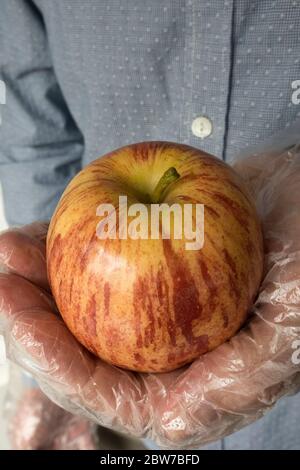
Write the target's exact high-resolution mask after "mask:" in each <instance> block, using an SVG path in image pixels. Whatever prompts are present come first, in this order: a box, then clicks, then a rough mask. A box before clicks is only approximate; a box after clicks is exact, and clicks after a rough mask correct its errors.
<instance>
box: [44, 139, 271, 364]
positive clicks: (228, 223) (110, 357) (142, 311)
mask: <svg viewBox="0 0 300 470" xmlns="http://www.w3.org/2000/svg"><path fill="white" fill-rule="evenodd" d="M170 169H172V170H174V171H175V176H174V171H173V173H172V171H171V177H170ZM120 195H123V196H127V197H128V203H131V204H132V203H138V202H142V203H145V204H146V203H147V204H148V205H149V204H150V203H163V202H164V203H166V204H168V205H171V204H174V203H178V204H180V205H182V204H185V203H191V204H204V244H203V246H202V248H201V249H199V250H187V249H186V240H185V239H174V238H172V237H171V239H163V238H162V237H159V238H158V239H151V238H150V239H138V238H137V239H132V238H129V237H127V238H124V237H123V238H120V237H118V236H116V237H115V238H109V237H107V238H105V239H101V238H99V236H97V226H98V224H99V220H100V218H99V215H97V214H98V212H97V208H98V206H99V205H100V204H111V205H113V206H114V207H116V209H118V204H119V196H120ZM128 223H129V220H128ZM116 224H118V222H116ZM47 267H48V277H49V281H50V285H51V289H52V292H53V295H54V298H55V300H56V303H57V306H58V309H59V311H60V313H61V315H62V317H63V319H64V321H65V323H66V324H67V326H68V327H69V329H70V330H71V332H72V333H73V334H74V335H75V337H76V338H77V339H78V341H80V342H81V343H82V344H83V345H84V346H85V347H86V348H87V349H89V350H90V351H91V352H92V353H94V354H95V355H97V356H99V357H100V358H102V359H103V360H105V361H107V362H109V363H111V364H114V365H116V366H119V367H123V368H126V369H131V370H135V371H141V372H164V371H170V370H172V369H175V368H177V367H180V366H182V365H184V364H186V363H188V362H191V361H193V360H194V359H195V358H197V357H198V356H199V355H201V354H203V353H206V352H208V351H210V350H212V349H214V348H216V347H217V346H218V345H220V344H221V343H223V342H224V341H226V340H227V339H229V338H230V337H231V336H232V335H234V334H235V333H236V332H237V330H238V329H239V328H240V327H241V326H242V325H243V323H244V321H245V319H246V317H247V315H248V312H249V309H250V307H251V305H252V303H253V301H254V299H255V296H256V294H257V291H258V288H259V285H260V282H261V277H262V270H263V240H262V232H261V227H260V222H259V219H258V216H257V213H256V210H255V206H254V203H253V201H252V199H251V196H250V195H249V193H248V192H247V190H246V188H245V185H244V183H243V181H242V180H241V179H240V177H239V176H238V175H237V174H236V173H235V172H234V171H233V169H232V168H231V167H230V166H229V165H227V164H225V163H224V162H222V161H220V160H219V159H217V158H215V157H213V156H210V155H208V154H206V153H204V152H202V151H200V150H198V149H195V148H192V147H189V146H186V145H179V144H175V143H169V142H144V143H140V144H134V145H130V146H127V147H123V148H121V149H119V150H116V151H114V152H112V153H110V154H108V155H105V156H104V157H102V158H99V159H98V160H95V161H93V162H92V163H91V164H90V165H88V166H87V167H86V168H84V169H83V170H82V171H81V172H80V173H79V174H78V175H77V176H75V178H74V179H73V180H72V181H71V182H70V184H69V185H68V187H67V188H66V190H65V192H64V193H63V195H62V197H61V199H60V201H59V204H58V206H57V208H56V210H55V213H54V215H53V217H52V220H51V223H50V227H49V232H48V237H47Z"/></svg>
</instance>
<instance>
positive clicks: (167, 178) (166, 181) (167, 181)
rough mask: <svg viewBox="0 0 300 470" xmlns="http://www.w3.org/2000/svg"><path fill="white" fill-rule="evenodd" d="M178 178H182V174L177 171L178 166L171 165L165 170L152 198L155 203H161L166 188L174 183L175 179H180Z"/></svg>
mask: <svg viewBox="0 0 300 470" xmlns="http://www.w3.org/2000/svg"><path fill="white" fill-rule="evenodd" d="M178 178H180V174H179V173H178V172H177V170H176V168H174V167H173V166H171V168H169V169H168V170H167V171H165V172H164V174H163V175H162V177H161V178H160V180H159V182H158V183H157V185H156V187H155V189H154V192H153V195H152V198H151V199H152V203H153V204H157V203H159V202H160V201H161V198H162V196H163V194H164V192H165V191H166V189H167V188H168V187H169V186H170V185H171V184H172V183H174V181H176V180H178Z"/></svg>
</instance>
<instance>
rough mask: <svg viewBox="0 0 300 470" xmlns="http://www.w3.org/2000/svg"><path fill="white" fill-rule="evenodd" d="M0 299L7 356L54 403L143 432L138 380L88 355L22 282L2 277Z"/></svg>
mask: <svg viewBox="0 0 300 470" xmlns="http://www.w3.org/2000/svg"><path fill="white" fill-rule="evenodd" d="M12 276H13V277H14V279H13V282H12ZM0 299H1V318H2V321H1V319H0V327H1V324H2V330H3V333H4V337H5V342H6V346H7V352H8V356H9V357H10V359H11V360H12V361H14V362H16V363H18V364H19V365H21V366H22V367H23V368H25V369H26V370H28V371H29V372H30V373H31V374H32V375H33V376H34V377H35V378H36V379H37V380H38V381H39V383H40V384H41V385H42V389H43V390H44V391H45V393H46V394H47V395H48V396H49V397H50V398H51V399H52V400H53V401H54V402H55V403H57V404H59V405H61V406H63V407H64V408H66V409H67V410H69V411H71V412H76V411H77V412H78V410H81V412H82V413H84V414H85V416H87V417H89V418H90V419H93V420H95V421H97V422H98V423H99V424H102V425H104V426H107V427H114V428H117V429H119V430H123V431H124V430H129V431H130V432H131V433H133V434H136V435H142V434H143V433H144V432H145V430H146V429H147V427H148V423H149V416H148V408H147V403H146V395H145V390H144V387H143V381H142V379H141V378H139V377H138V376H136V375H135V374H133V373H129V372H126V371H123V370H120V369H118V368H116V367H112V366H110V365H108V364H106V363H104V362H102V361H100V360H99V359H97V358H96V357H95V356H93V355H91V354H90V353H89V352H88V351H87V350H86V349H85V348H84V347H83V346H81V345H80V344H79V343H78V342H77V341H76V339H75V338H74V337H73V336H72V334H71V333H70V331H69V330H68V329H67V327H66V326H65V324H64V323H63V321H62V320H61V319H60V318H59V317H57V316H56V315H55V314H54V313H53V311H52V307H51V303H50V302H49V300H48V299H47V296H46V295H45V294H44V293H43V292H41V291H39V289H38V288H37V287H36V286H34V285H32V284H31V283H29V282H28V281H26V280H25V279H23V278H21V277H17V276H14V275H12V274H10V275H5V274H2V275H1V276H0ZM22 299H23V300H22Z"/></svg>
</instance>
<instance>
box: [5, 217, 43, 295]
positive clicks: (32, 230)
mask: <svg viewBox="0 0 300 470" xmlns="http://www.w3.org/2000/svg"><path fill="white" fill-rule="evenodd" d="M46 233H47V224H46V223H34V224H31V225H26V226H24V227H21V228H14V229H9V230H6V231H5V232H3V233H2V234H1V235H0V263H1V265H2V271H4V272H10V273H15V274H18V275H19V276H22V277H24V278H26V279H28V280H29V281H31V282H33V283H35V284H37V285H38V286H40V287H42V288H43V289H46V290H50V289H49V284H48V279H47V268H46V245H45V237H46Z"/></svg>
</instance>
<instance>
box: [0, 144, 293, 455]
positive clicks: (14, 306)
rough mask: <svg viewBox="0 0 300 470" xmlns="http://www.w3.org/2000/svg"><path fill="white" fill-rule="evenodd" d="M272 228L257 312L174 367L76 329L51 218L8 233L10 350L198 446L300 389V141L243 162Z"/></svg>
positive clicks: (147, 426)
mask: <svg viewBox="0 0 300 470" xmlns="http://www.w3.org/2000/svg"><path fill="white" fill-rule="evenodd" d="M236 170H237V171H238V172H239V173H240V174H241V175H242V176H243V177H244V179H245V181H246V183H247V184H248V186H249V189H250V191H251V192H252V193H253V196H254V198H255V200H256V203H257V208H258V211H259V214H260V216H261V219H262V222H263V229H264V236H265V275H264V280H263V283H262V285H261V289H260V293H259V296H258V298H257V301H256V303H255V305H254V306H253V315H252V317H251V318H250V320H249V322H248V324H247V325H246V326H245V327H244V328H243V329H242V330H241V331H240V332H239V333H238V334H237V335H236V336H235V337H234V338H232V339H231V340H230V341H229V342H227V343H226V344H224V345H222V346H220V347H219V348H217V349H216V350H214V351H212V352H210V353H208V354H206V355H204V356H202V357H200V358H199V359H198V360H196V361H195V362H194V363H193V364H192V365H190V366H188V367H185V368H183V369H181V370H177V371H175V372H172V373H168V374H157V375H154V374H141V375H138V374H135V373H132V372H126V371H124V370H121V369H118V368H116V367H112V366H110V365H108V364H105V363H104V362H103V361H101V360H100V359H97V358H96V357H94V356H92V355H91V354H90V353H89V352H88V351H87V350H85V349H84V348H83V347H82V346H81V345H80V344H79V343H78V342H77V341H76V339H75V338H74V337H73V336H72V335H71V333H70V332H69V331H68V329H67V328H66V326H65V325H64V323H63V322H62V320H61V319H60V317H59V314H58V312H57V310H56V307H55V303H54V301H53V299H52V297H51V294H50V291H49V286H48V283H47V276H46V261H45V236H46V231H47V225H46V224H42V223H35V224H32V225H30V226H26V227H23V228H18V229H12V230H9V231H7V232H5V233H3V234H2V235H1V237H0V258H1V261H2V265H3V267H4V270H5V271H6V273H5V274H1V278H0V299H1V315H0V331H1V330H2V332H3V334H4V336H5V341H6V345H7V352H8V356H9V358H10V359H11V360H13V361H15V362H17V363H19V364H20V365H21V366H22V367H23V368H25V369H27V370H28V371H30V372H31V373H32V374H33V375H34V376H35V377H36V379H37V380H38V381H39V383H40V385H41V387H42V389H43V390H44V392H45V393H46V394H47V395H48V396H49V397H50V398H51V399H52V400H53V401H54V402H55V403H57V404H59V405H61V406H62V407H64V408H65V409H67V410H69V411H71V412H74V413H80V414H82V415H83V416H85V417H88V418H90V419H91V420H93V421H95V422H97V423H99V424H101V425H103V426H106V427H111V428H114V429H116V430H120V431H124V432H129V433H132V434H134V435H136V436H140V437H149V438H151V439H153V440H154V441H156V442H157V444H158V445H160V446H161V447H166V448H185V447H186V448H187V447H190V448H197V447H200V446H202V445H204V444H207V443H209V442H211V441H215V440H217V439H219V438H222V437H224V436H226V435H228V434H230V433H232V432H234V431H237V430H238V429H240V428H242V427H243V426H246V425H247V424H249V423H251V422H253V421H255V420H256V419H258V418H259V417H261V416H262V415H263V414H264V413H266V412H267V411H268V410H269V409H270V408H271V407H272V406H273V405H274V404H275V402H276V401H277V400H278V399H279V398H280V397H281V396H283V395H286V394H292V393H295V392H297V391H298V390H299V389H300V365H299V362H298V361H295V360H293V357H295V352H297V351H295V349H294V348H295V347H297V344H298V341H299V339H300V236H299V232H300V211H299V204H300V189H299V188H300V148H299V147H294V148H293V149H292V150H290V151H287V152H285V153H283V154H281V155H270V154H268V155H267V154H266V155H259V156H258V157H251V158H249V159H245V160H243V161H241V162H239V163H238V164H237V165H236Z"/></svg>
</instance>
